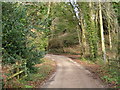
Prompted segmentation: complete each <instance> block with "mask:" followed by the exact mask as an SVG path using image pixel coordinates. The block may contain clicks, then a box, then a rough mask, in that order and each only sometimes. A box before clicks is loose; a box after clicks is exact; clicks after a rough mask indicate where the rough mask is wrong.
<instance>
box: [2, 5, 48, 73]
mask: <svg viewBox="0 0 120 90" xmlns="http://www.w3.org/2000/svg"><path fill="white" fill-rule="evenodd" d="M2 4H3V5H2V8H3V9H2V14H3V15H2V20H3V24H2V27H3V40H2V46H3V52H2V53H3V63H4V64H8V63H11V64H13V63H15V62H16V61H18V60H20V61H22V60H24V59H26V60H27V68H28V70H29V71H30V72H34V71H36V69H35V68H34V67H33V66H34V65H35V64H37V63H40V58H42V57H43V55H44V52H45V48H46V47H47V37H46V35H47V33H49V31H48V29H47V28H43V27H44V26H47V25H44V23H45V22H44V20H45V19H44V18H45V17H44V18H43V15H46V13H47V7H45V6H44V4H43V3H37V4H36V3H31V5H29V4H26V3H2ZM40 8H42V10H41V9H40ZM42 19H43V20H42ZM40 33H42V34H40Z"/></svg>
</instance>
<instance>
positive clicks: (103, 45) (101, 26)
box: [99, 0, 107, 64]
mask: <svg viewBox="0 0 120 90" xmlns="http://www.w3.org/2000/svg"><path fill="white" fill-rule="evenodd" d="M99 18H100V31H101V43H102V53H103V59H104V63H105V64H106V61H107V60H106V50H105V41H104V30H103V20H102V10H101V3H100V0H99Z"/></svg>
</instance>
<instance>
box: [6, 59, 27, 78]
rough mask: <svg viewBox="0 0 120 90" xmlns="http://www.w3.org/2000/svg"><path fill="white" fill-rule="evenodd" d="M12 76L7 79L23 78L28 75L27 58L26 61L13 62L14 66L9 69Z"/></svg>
mask: <svg viewBox="0 0 120 90" xmlns="http://www.w3.org/2000/svg"><path fill="white" fill-rule="evenodd" d="M9 72H10V74H11V75H10V76H9V77H8V78H7V80H11V79H13V78H17V79H22V78H24V77H26V76H27V68H26V60H24V62H23V61H22V62H19V61H17V62H16V63H15V64H13V66H12V68H11V69H10V70H9Z"/></svg>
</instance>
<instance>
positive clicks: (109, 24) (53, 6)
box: [2, 0, 120, 87]
mask: <svg viewBox="0 0 120 90" xmlns="http://www.w3.org/2000/svg"><path fill="white" fill-rule="evenodd" d="M119 36H120V2H100V1H99V2H75V1H74V0H71V2H59V3H58V2H15V3H14V2H2V66H3V67H9V66H12V65H15V66H17V65H18V64H20V63H23V64H22V65H21V68H24V69H25V74H26V75H27V77H29V75H31V74H33V73H37V72H38V68H37V67H34V65H36V64H41V63H43V61H42V58H43V57H44V55H45V54H48V53H50V54H75V55H80V57H79V60H83V61H90V62H93V63H95V64H99V65H100V66H101V67H102V68H103V69H104V70H106V72H107V74H105V76H103V79H105V81H106V82H107V83H113V84H114V86H115V87H120V39H119ZM15 66H14V67H15ZM10 68H11V67H10ZM16 70H18V69H15V70H14V72H16ZM20 70H22V69H20ZM20 70H18V71H20ZM18 73H19V72H18ZM6 76H10V73H7V75H6ZM14 76H15V75H14ZM14 76H12V77H14ZM21 76H22V74H21V75H20V76H19V77H21ZM12 77H9V78H12ZM19 77H18V78H19ZM3 79H4V78H3ZM5 82H6V81H5V80H3V87H4V86H5ZM8 82H9V80H8ZM26 87H27V86H26ZM28 87H29V86H28Z"/></svg>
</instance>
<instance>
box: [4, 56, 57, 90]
mask: <svg viewBox="0 0 120 90" xmlns="http://www.w3.org/2000/svg"><path fill="white" fill-rule="evenodd" d="M42 60H43V63H41V64H36V65H35V67H37V68H38V72H36V73H30V74H29V75H28V77H25V78H24V79H21V80H17V79H13V80H10V81H8V82H6V83H5V86H4V88H40V86H41V85H42V83H43V82H44V81H45V80H46V79H48V78H49V77H50V76H51V75H52V74H53V72H55V70H56V63H55V62H54V61H52V60H49V59H46V58H43V59H42Z"/></svg>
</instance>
